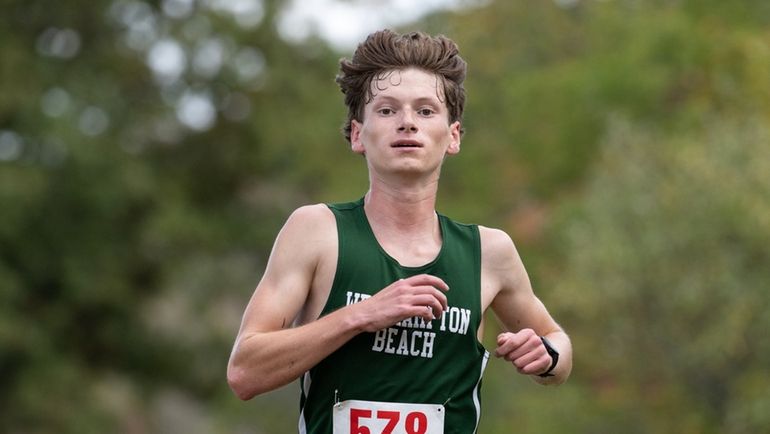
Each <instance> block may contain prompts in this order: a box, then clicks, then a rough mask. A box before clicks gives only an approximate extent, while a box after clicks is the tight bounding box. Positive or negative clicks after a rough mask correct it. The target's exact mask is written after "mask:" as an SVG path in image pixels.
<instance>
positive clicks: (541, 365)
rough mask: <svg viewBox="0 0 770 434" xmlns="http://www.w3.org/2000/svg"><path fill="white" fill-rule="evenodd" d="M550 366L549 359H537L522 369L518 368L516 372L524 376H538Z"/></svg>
mask: <svg viewBox="0 0 770 434" xmlns="http://www.w3.org/2000/svg"><path fill="white" fill-rule="evenodd" d="M550 366H551V360H550V359H543V358H539V359H537V360H535V361H533V362H531V363H528V364H526V365H525V366H524V367H523V368H518V367H517V369H518V371H519V372H521V373H522V374H526V375H538V374H542V373H543V372H545V371H546V370H547V369H548V368H549V367H550Z"/></svg>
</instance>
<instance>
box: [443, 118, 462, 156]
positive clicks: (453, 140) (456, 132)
mask: <svg viewBox="0 0 770 434" xmlns="http://www.w3.org/2000/svg"><path fill="white" fill-rule="evenodd" d="M461 128H462V126H461V125H460V122H459V121H455V122H454V123H452V125H450V126H449V136H450V142H449V146H448V147H447V150H446V153H447V154H449V155H455V154H458V153H459V152H460V136H461V135H462V134H460V129H461Z"/></svg>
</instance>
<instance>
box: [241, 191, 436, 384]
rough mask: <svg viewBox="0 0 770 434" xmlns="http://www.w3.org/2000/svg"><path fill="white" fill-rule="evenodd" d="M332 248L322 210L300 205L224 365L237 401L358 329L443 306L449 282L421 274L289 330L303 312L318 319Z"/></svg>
mask: <svg viewBox="0 0 770 434" xmlns="http://www.w3.org/2000/svg"><path fill="white" fill-rule="evenodd" d="M336 249H337V232H336V223H335V222H334V217H333V215H332V213H331V212H330V211H329V210H328V208H326V207H325V206H323V205H315V206H308V207H303V208H300V209H298V210H297V211H295V212H294V213H293V214H292V216H291V217H290V218H289V220H288V221H287V222H286V225H285V226H284V227H283V229H282V230H281V232H280V234H279V235H278V237H277V239H276V242H275V245H274V247H273V251H272V253H271V255H270V260H269V261H268V264H267V268H266V269H265V273H264V275H263V277H262V280H261V281H260V282H259V284H258V285H257V288H256V290H255V291H254V295H253V296H252V298H251V300H250V301H249V304H248V306H247V307H246V311H245V313H244V316H243V321H242V323H241V329H240V331H239V333H238V336H237V338H236V341H235V345H234V347H233V351H232V354H231V356H230V362H229V363H228V367H227V379H228V383H229V385H230V387H231V388H232V389H233V391H234V392H235V393H236V395H238V397H240V398H241V399H250V398H252V397H254V396H256V395H258V394H260V393H264V392H267V391H270V390H274V389H276V388H278V387H281V386H283V385H285V384H288V383H290V382H291V381H294V380H295V379H297V378H298V377H299V376H300V375H302V374H303V373H304V372H306V371H307V370H309V369H310V368H312V367H313V366H315V365H316V364H317V363H318V362H320V361H321V360H323V359H324V358H325V357H326V356H328V355H329V354H331V353H332V352H334V351H335V350H337V349H338V348H339V347H341V346H342V345H343V344H345V343H346V342H347V341H348V340H350V339H351V338H352V337H354V336H355V335H357V334H358V333H360V332H362V331H376V330H379V329H381V328H384V327H388V326H390V325H392V324H395V323H396V322H398V321H401V320H402V319H404V318H408V317H410V316H423V317H425V318H426V319H432V311H435V312H443V310H444V309H445V308H446V297H445V296H444V295H443V293H442V291H443V290H446V289H448V288H446V284H445V283H444V282H443V281H441V280H440V279H438V278H436V277H433V276H426V275H421V276H414V277H412V278H409V279H404V280H400V281H397V282H394V283H393V284H391V285H390V286H388V287H386V288H384V289H383V290H382V291H380V292H379V293H377V294H376V295H375V296H373V297H371V298H369V299H367V300H365V301H363V302H360V303H357V304H354V305H350V306H347V307H344V308H341V309H338V310H336V311H334V312H332V313H330V314H328V315H325V316H323V317H321V318H318V319H316V318H309V319H308V321H307V323H306V324H304V325H300V326H298V327H291V326H292V323H293V322H294V320H295V319H296V318H297V317H298V315H300V313H301V312H302V313H303V314H306V313H307V311H312V312H314V315H316V316H317V315H318V312H320V309H321V307H323V304H325V302H326V296H327V295H328V291H329V287H328V286H329V285H331V278H329V279H324V278H320V279H319V273H321V274H322V272H319V268H322V265H323V264H322V260H323V258H327V260H328V257H329V256H330V255H331V256H332V257H336ZM326 265H328V264H326ZM333 268H334V267H332V269H333ZM331 277H333V276H331ZM437 288H439V289H437ZM319 294H320V295H321V296H319ZM426 306H429V307H431V309H432V311H431V309H427V308H426Z"/></svg>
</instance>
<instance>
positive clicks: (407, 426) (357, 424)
mask: <svg viewBox="0 0 770 434" xmlns="http://www.w3.org/2000/svg"><path fill="white" fill-rule="evenodd" d="M371 417H372V411H371V410H363V409H360V408H351V409H350V434H372V431H371V430H370V429H369V427H367V426H365V425H361V422H362V419H371ZM376 418H377V419H379V420H382V421H386V424H385V427H384V428H383V429H382V431H381V432H380V433H379V434H391V433H393V430H394V429H395V428H396V426H398V423H399V422H400V420H401V413H400V412H398V411H385V410H379V411H378V412H377V416H376ZM404 430H405V431H406V433H407V434H425V433H427V432H428V417H427V416H426V415H425V413H422V412H419V411H413V412H410V413H408V414H407V415H406V418H405V419H404Z"/></svg>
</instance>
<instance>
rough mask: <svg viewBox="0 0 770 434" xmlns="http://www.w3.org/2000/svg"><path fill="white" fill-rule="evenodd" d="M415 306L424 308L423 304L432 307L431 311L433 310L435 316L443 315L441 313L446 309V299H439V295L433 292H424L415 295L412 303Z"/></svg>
mask: <svg viewBox="0 0 770 434" xmlns="http://www.w3.org/2000/svg"><path fill="white" fill-rule="evenodd" d="M410 304H412V305H413V306H417V307H418V308H420V309H422V307H423V306H427V307H428V308H430V311H431V312H432V314H433V316H434V317H439V318H440V317H441V315H442V314H443V313H444V311H445V310H446V299H444V300H443V301H442V300H440V299H438V298H437V297H435V296H433V295H432V294H423V295H418V296H415V297H414V298H413V300H412V302H411V303H410Z"/></svg>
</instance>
